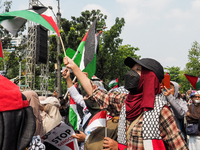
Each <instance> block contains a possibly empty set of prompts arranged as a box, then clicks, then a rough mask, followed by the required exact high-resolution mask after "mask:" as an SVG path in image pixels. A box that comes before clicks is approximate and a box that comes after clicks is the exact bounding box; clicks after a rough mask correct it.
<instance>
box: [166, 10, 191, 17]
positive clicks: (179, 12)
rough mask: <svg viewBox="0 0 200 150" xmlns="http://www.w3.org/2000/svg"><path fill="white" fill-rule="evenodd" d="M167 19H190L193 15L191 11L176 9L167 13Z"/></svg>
mask: <svg viewBox="0 0 200 150" xmlns="http://www.w3.org/2000/svg"><path fill="white" fill-rule="evenodd" d="M165 17H166V18H178V19H182V18H185V19H186V18H190V17H191V14H190V12H189V11H185V12H184V11H183V10H182V9H180V8H176V9H171V10H170V11H169V12H168V13H166V15H165Z"/></svg>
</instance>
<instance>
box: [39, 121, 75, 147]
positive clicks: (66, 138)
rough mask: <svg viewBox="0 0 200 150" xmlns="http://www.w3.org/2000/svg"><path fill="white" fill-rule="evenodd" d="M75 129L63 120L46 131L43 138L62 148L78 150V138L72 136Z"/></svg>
mask: <svg viewBox="0 0 200 150" xmlns="http://www.w3.org/2000/svg"><path fill="white" fill-rule="evenodd" d="M74 134H75V132H74V130H73V129H72V128H71V127H70V126H68V125H67V124H65V123H64V122H63V121H61V122H60V123H59V124H58V125H57V126H56V127H55V128H53V129H52V130H51V131H49V132H48V133H46V134H45V135H44V136H43V137H42V139H43V140H44V142H48V143H50V144H52V145H54V146H55V147H57V148H58V149H60V150H78V149H79V148H78V143H77V140H76V138H74V137H72V135H74Z"/></svg>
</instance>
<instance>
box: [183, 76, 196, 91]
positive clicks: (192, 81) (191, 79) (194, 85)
mask: <svg viewBox="0 0 200 150" xmlns="http://www.w3.org/2000/svg"><path fill="white" fill-rule="evenodd" d="M184 75H185V77H186V78H187V79H188V81H189V82H190V83H191V85H192V86H193V87H194V89H196V90H199V89H200V78H199V77H197V76H193V75H188V74H184Z"/></svg>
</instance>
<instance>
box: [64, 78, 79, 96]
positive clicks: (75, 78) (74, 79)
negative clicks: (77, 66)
mask: <svg viewBox="0 0 200 150" xmlns="http://www.w3.org/2000/svg"><path fill="white" fill-rule="evenodd" d="M75 80H76V76H75V77H74V79H73V81H72V82H74V81H75ZM68 93H69V91H68V90H67V92H66V93H65V96H64V98H63V99H65V98H66V97H67V94H68Z"/></svg>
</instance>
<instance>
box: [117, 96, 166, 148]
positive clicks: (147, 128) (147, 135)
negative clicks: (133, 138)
mask: <svg viewBox="0 0 200 150" xmlns="http://www.w3.org/2000/svg"><path fill="white" fill-rule="evenodd" d="M164 105H166V101H164V95H163V94H162V93H160V94H157V95H156V96H155V102H154V109H153V110H150V111H145V112H144V114H143V126H142V130H143V144H144V149H152V150H153V149H154V147H153V145H155V144H156V145H157V144H159V145H163V146H164V144H163V141H162V138H161V136H160V130H159V116H160V111H161V109H162V108H163V106H164ZM155 139H156V140H155ZM117 141H118V143H119V144H120V145H127V139H126V106H125V104H124V105H123V107H122V109H121V112H120V119H119V125H118V139H117ZM147 147H148V148H147ZM150 147H151V148H150ZM120 150H121V149H120Z"/></svg>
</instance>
